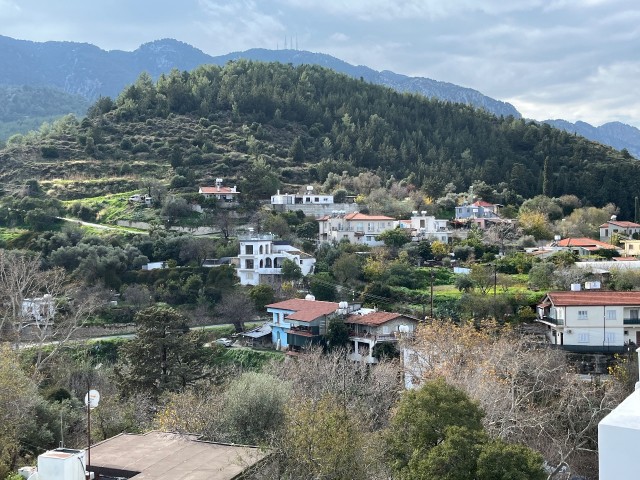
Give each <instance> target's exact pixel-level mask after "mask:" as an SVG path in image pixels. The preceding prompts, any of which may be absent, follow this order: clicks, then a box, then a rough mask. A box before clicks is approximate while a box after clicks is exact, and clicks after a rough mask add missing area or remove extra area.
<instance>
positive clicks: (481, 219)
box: [456, 200, 504, 229]
mask: <svg viewBox="0 0 640 480" xmlns="http://www.w3.org/2000/svg"><path fill="white" fill-rule="evenodd" d="M500 207H501V205H498V204H494V203H488V202H485V201H482V200H478V201H476V202H474V203H472V204H471V205H469V204H465V205H461V206H459V207H456V221H458V222H466V223H475V224H476V225H478V226H479V227H480V228H481V229H485V228H488V227H489V226H491V225H493V224H495V223H499V222H504V220H502V219H501V218H500V216H499V215H498V209H499V208H500Z"/></svg>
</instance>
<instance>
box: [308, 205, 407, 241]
mask: <svg viewBox="0 0 640 480" xmlns="http://www.w3.org/2000/svg"><path fill="white" fill-rule="evenodd" d="M318 224H319V233H318V239H319V240H320V242H340V241H341V240H344V239H347V240H349V242H351V243H360V244H364V245H369V246H372V247H375V246H379V245H383V242H382V240H378V235H380V234H381V233H382V232H384V231H385V230H390V229H392V228H395V226H396V222H395V220H394V219H393V218H391V217H386V216H384V215H367V214H364V213H358V212H353V213H347V214H342V213H340V214H332V215H326V216H324V217H321V218H318Z"/></svg>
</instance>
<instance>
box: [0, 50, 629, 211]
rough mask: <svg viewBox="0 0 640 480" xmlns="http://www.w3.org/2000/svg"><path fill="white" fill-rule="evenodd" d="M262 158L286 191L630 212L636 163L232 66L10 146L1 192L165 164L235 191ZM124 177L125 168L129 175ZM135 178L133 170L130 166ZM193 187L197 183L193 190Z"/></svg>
mask: <svg viewBox="0 0 640 480" xmlns="http://www.w3.org/2000/svg"><path fill="white" fill-rule="evenodd" d="M257 158H262V159H263V160H264V161H265V162H266V163H267V164H269V165H271V166H272V171H273V172H274V173H275V174H277V175H278V176H280V179H281V180H283V181H284V182H288V183H295V184H301V183H305V182H310V181H320V182H322V181H324V179H325V177H326V176H327V174H328V173H329V172H335V173H338V174H340V173H342V172H343V171H345V170H346V171H349V172H350V173H357V172H359V171H364V170H372V171H376V172H377V173H378V174H379V175H380V176H382V177H383V178H387V179H388V178H390V177H391V176H393V177H395V179H396V180H399V179H406V181H407V182H408V183H410V184H412V185H414V186H415V187H416V188H420V189H423V190H424V192H425V194H427V195H429V196H431V197H434V198H435V197H437V196H439V195H441V194H442V193H443V191H444V189H445V186H446V185H447V184H448V183H453V184H454V185H455V186H456V188H457V190H458V191H462V190H464V189H466V188H468V187H469V186H470V185H471V184H472V183H473V182H474V181H476V180H482V181H484V182H486V183H487V184H489V185H490V186H493V187H494V189H495V191H496V192H497V193H496V196H497V197H498V198H493V199H491V200H493V201H500V202H501V203H504V204H517V203H518V202H519V201H521V199H522V198H529V197H533V196H535V195H538V194H541V193H544V194H546V195H547V196H550V197H553V196H560V195H563V194H575V195H577V196H578V197H580V198H581V199H583V200H585V201H586V202H588V203H592V204H594V205H598V206H600V205H604V204H606V203H608V202H614V203H615V204H617V205H618V206H619V207H620V208H621V213H622V214H623V215H630V214H632V212H633V205H634V197H635V196H636V195H637V191H638V186H639V182H640V180H639V179H640V175H639V174H640V165H639V164H638V163H637V161H636V160H634V159H632V158H631V157H630V156H625V155H624V154H622V153H620V152H616V151H614V150H613V149H610V148H608V147H604V146H602V145H599V144H594V143H592V142H589V141H587V140H585V139H584V138H581V137H576V136H574V135H571V134H568V133H566V132H563V131H560V130H557V129H554V128H551V127H550V126H548V125H546V124H542V125H540V124H536V123H533V122H526V121H524V120H521V119H514V118H512V117H507V118H497V117H495V116H493V115H490V114H486V113H482V112H479V111H477V110H474V109H472V108H471V107H466V106H463V105H459V104H450V103H442V102H438V101H430V100H427V99H425V98H423V97H419V96H415V95H409V94H399V93H397V92H394V91H392V90H390V89H387V88H383V87H379V86H375V85H371V84H367V83H364V82H362V81H357V80H353V79H350V78H348V77H346V76H344V75H339V74H336V73H334V72H331V71H329V70H326V69H323V68H320V67H317V66H308V65H307V66H300V67H293V66H291V65H282V64H274V63H267V64H265V63H253V62H247V61H238V62H233V63H230V64H228V65H227V66H225V67H216V66H204V67H199V68H197V69H196V70H194V71H193V72H191V73H188V72H178V71H174V72H172V73H171V74H169V75H166V76H165V75H163V76H161V77H160V78H159V80H158V82H157V83H154V82H153V81H152V79H151V78H150V77H149V76H147V75H143V76H141V77H140V79H139V80H138V81H137V82H136V83H135V84H134V85H131V86H129V87H127V88H126V89H125V90H124V91H123V92H122V93H121V94H120V95H119V96H118V97H117V98H116V99H115V100H114V101H112V100H110V99H108V98H103V99H100V100H99V101H98V102H97V103H96V104H95V105H94V106H93V107H92V108H91V109H90V115H89V117H88V118H87V119H85V120H84V121H83V122H82V123H80V124H78V123H77V122H74V121H73V120H70V119H67V120H66V121H64V122H59V123H58V124H57V126H55V128H52V129H49V130H48V131H46V132H42V134H41V135H31V136H29V137H23V138H17V139H14V141H12V142H11V144H10V145H8V147H7V148H6V149H5V150H4V151H2V152H1V154H0V162H1V163H0V165H1V169H2V170H1V175H2V177H1V178H2V180H3V181H4V182H7V183H10V182H17V183H21V182H22V181H24V180H25V176H33V177H36V178H41V179H42V178H51V177H58V178H60V177H61V176H62V177H64V176H65V175H76V174H78V173H81V174H83V175H88V176H95V177H103V176H105V175H114V174H116V173H118V172H120V173H122V169H123V168H124V171H125V173H132V172H131V166H132V165H133V166H134V169H133V171H134V172H135V173H140V172H144V171H145V169H146V170H147V171H154V170H155V169H156V168H158V167H160V169H161V170H162V171H163V172H164V173H165V175H166V176H167V178H168V177H169V176H170V175H172V173H171V172H170V171H169V170H168V169H166V167H167V166H168V165H169V164H171V165H172V166H173V167H174V169H176V170H177V169H178V168H181V169H182V170H181V172H182V173H183V174H188V175H189V176H191V180H192V181H193V182H197V181H198V180H200V179H202V178H205V177H206V178H211V177H212V176H217V175H223V176H225V177H227V178H229V177H231V178H233V177H235V178H236V179H241V178H242V177H243V172H246V171H247V166H248V165H249V164H250V163H251V162H252V161H253V160H254V159H257ZM127 166H128V168H127ZM138 167H139V168H138ZM194 185H195V183H194Z"/></svg>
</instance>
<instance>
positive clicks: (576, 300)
mask: <svg viewBox="0 0 640 480" xmlns="http://www.w3.org/2000/svg"><path fill="white" fill-rule="evenodd" d="M547 297H548V298H549V299H550V300H551V301H552V302H553V304H554V305H557V306H581V305H589V306H599V305H640V292H610V291H593V290H586V291H581V292H549V293H548V294H547ZM545 298H546V297H545Z"/></svg>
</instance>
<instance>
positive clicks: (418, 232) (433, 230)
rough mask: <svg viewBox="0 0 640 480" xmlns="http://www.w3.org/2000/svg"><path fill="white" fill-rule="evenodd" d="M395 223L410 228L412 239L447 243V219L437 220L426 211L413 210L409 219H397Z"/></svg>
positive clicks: (448, 232)
mask: <svg viewBox="0 0 640 480" xmlns="http://www.w3.org/2000/svg"><path fill="white" fill-rule="evenodd" d="M396 225H397V226H399V227H400V228H405V229H408V230H410V233H411V239H412V240H413V241H420V240H438V241H440V242H443V243H449V236H450V235H451V230H449V228H448V226H447V220H439V219H437V218H436V217H434V216H432V215H427V212H420V213H418V212H417V211H414V212H412V213H411V218H410V219H409V220H398V222H396Z"/></svg>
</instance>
